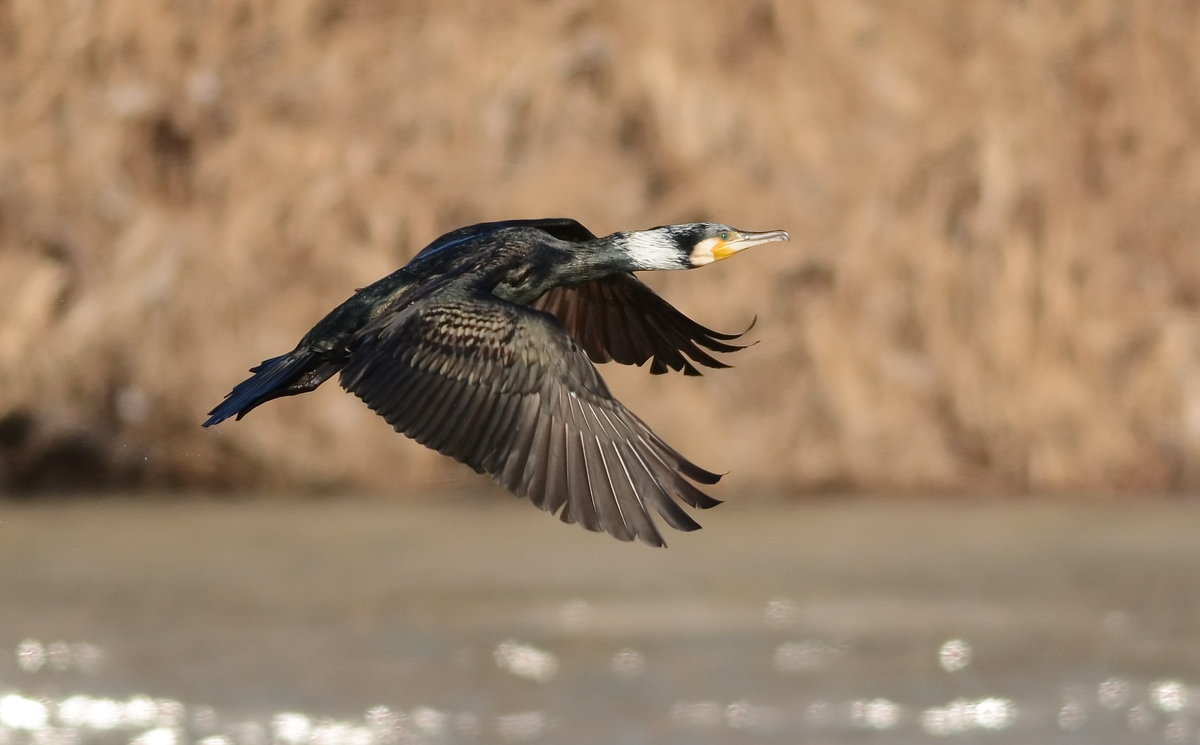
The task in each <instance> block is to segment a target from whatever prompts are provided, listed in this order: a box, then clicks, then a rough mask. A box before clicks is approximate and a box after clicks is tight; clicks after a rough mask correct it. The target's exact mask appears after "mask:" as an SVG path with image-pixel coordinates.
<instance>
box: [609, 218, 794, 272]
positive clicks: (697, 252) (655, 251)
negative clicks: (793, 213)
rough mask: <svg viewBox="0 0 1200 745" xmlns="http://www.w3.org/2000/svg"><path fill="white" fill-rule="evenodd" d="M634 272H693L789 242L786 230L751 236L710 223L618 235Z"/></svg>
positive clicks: (665, 226) (670, 226) (665, 227)
mask: <svg viewBox="0 0 1200 745" xmlns="http://www.w3.org/2000/svg"><path fill="white" fill-rule="evenodd" d="M617 238H618V244H619V245H620V246H621V248H622V250H624V251H625V253H626V254H627V255H628V256H629V260H630V263H631V264H632V265H633V269H634V271H643V270H650V269H695V268H696V267H701V266H705V265H707V264H711V263H713V262H714V261H720V260H721V259H727V258H729V257H730V256H733V255H734V254H735V253H738V252H739V251H744V250H746V249H747V248H750V247H751V246H757V245H759V244H760V243H773V242H776V241H786V240H790V237H789V236H788V234H787V231H785V230H771V231H768V232H765V233H751V232H748V231H745V230H738V229H737V228H731V227H729V226H728V225H721V224H720V223H712V222H695V223H686V224H683V225H664V226H662V227H658V228H650V229H649V230H636V231H632V232H628V233H620V234H618V237H617Z"/></svg>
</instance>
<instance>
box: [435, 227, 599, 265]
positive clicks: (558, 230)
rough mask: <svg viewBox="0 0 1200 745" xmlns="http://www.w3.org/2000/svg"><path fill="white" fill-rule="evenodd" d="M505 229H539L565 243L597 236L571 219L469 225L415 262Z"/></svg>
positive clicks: (454, 232)
mask: <svg viewBox="0 0 1200 745" xmlns="http://www.w3.org/2000/svg"><path fill="white" fill-rule="evenodd" d="M504 228H539V229H541V230H543V231H545V232H546V233H549V234H550V235H552V236H554V237H555V238H558V239H559V240H564V241H590V240H592V239H594V238H595V237H596V236H595V234H594V233H592V231H590V230H588V229H587V228H585V227H584V226H583V224H582V223H580V222H579V221H578V220H572V219H571V218H569V217H544V218H539V219H534V220H500V221H497V222H481V223H478V224H476V225H468V226H466V227H462V228H458V229H456V230H451V231H450V232H449V233H446V234H445V235H443V236H440V237H438V238H437V239H435V240H434V241H433V242H432V243H430V244H429V245H428V246H426V247H425V248H423V249H421V251H420V253H418V254H417V255H416V256H414V257H413V261H416V260H417V259H423V258H426V257H428V256H432V255H433V254H435V253H438V252H440V251H443V250H445V249H448V248H451V247H453V246H457V245H459V244H462V243H465V242H466V241H469V240H472V239H474V238H478V237H479V236H481V235H488V234H491V233H494V232H496V231H497V230H502V229H504Z"/></svg>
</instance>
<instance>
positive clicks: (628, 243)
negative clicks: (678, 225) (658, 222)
mask: <svg viewBox="0 0 1200 745" xmlns="http://www.w3.org/2000/svg"><path fill="white" fill-rule="evenodd" d="M621 248H622V249H624V251H625V253H626V254H628V255H629V259H630V261H632V262H633V264H634V265H635V266H636V267H637V268H638V269H682V268H683V257H682V256H681V255H680V253H679V244H678V243H676V242H675V240H674V239H672V238H671V237H670V236H669V235H667V234H666V233H665V232H662V231H658V230H646V231H641V232H637V233H629V234H627V235H625V236H624V237H623V238H622V239H621Z"/></svg>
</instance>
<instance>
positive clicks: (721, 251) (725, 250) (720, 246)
mask: <svg viewBox="0 0 1200 745" xmlns="http://www.w3.org/2000/svg"><path fill="white" fill-rule="evenodd" d="M737 252H738V250H737V249H736V248H730V247H729V242H728V241H723V240H721V239H720V238H718V239H717V245H715V246H713V250H712V255H713V259H714V260H715V261H720V260H721V259H728V258H729V257H730V256H733V255H734V254H735V253H737Z"/></svg>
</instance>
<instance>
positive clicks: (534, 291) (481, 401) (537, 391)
mask: <svg viewBox="0 0 1200 745" xmlns="http://www.w3.org/2000/svg"><path fill="white" fill-rule="evenodd" d="M786 238H787V234H786V233H783V232H782V231H774V232H771V233H743V232H740V231H736V230H734V229H733V228H729V227H728V226H723V225H716V224H707V223H702V224H692V225H679V226H666V227H662V228H654V229H651V230H649V231H637V232H630V233H616V234H614V235H611V236H608V237H606V238H597V237H596V236H595V235H593V234H592V233H591V232H590V231H589V230H587V229H586V228H584V227H583V226H582V225H580V224H579V223H578V222H576V221H574V220H568V219H548V220H511V221H506V222H499V223H482V224H480V225H473V226H469V227H466V228H460V229H458V230H455V231H452V232H450V233H447V234H446V235H444V236H442V237H441V238H439V239H437V240H436V241H434V242H433V243H432V244H430V245H429V246H428V247H426V248H425V249H424V250H422V251H421V252H420V253H419V254H417V256H416V257H414V258H413V260H412V261H411V262H410V263H409V264H408V265H406V266H405V267H404V268H402V269H400V270H398V271H396V272H394V273H392V274H390V275H388V276H387V277H384V278H383V279H381V280H379V281H377V282H375V283H374V284H372V285H370V286H368V287H365V288H363V289H361V290H359V291H358V292H356V293H355V294H354V295H353V296H352V297H351V298H349V299H348V300H347V301H346V302H344V303H343V304H342V305H340V306H338V307H337V308H335V309H334V310H333V311H332V312H330V313H329V315H327V316H326V317H325V318H324V319H322V320H321V321H320V322H319V323H318V324H317V325H316V326H315V327H314V328H313V329H312V330H311V331H310V332H309V333H308V334H306V335H305V336H304V338H303V339H301V341H300V343H299V344H298V345H297V346H296V348H295V349H294V350H292V351H291V352H289V353H288V354H285V355H281V356H279V357H273V358H271V359H268V360H266V361H264V362H263V363H262V364H260V365H259V366H257V367H255V368H252V369H251V372H253V373H255V374H254V375H253V376H252V377H250V378H249V379H247V380H245V381H243V382H242V383H240V384H238V385H237V386H236V387H234V389H233V390H232V391H231V392H230V393H229V395H228V396H227V397H226V398H225V400H224V401H223V402H222V403H221V404H219V405H218V406H217V407H216V408H214V409H213V410H212V411H211V412H209V413H210V416H209V418H208V420H207V421H205V423H204V425H205V426H210V425H213V424H217V423H219V422H221V421H223V420H225V419H226V418H228V417H231V416H234V417H236V418H238V419H240V418H241V417H242V416H243V415H245V414H246V413H247V412H248V411H250V410H251V409H253V408H255V407H256V406H258V405H260V404H262V403H264V402H266V401H269V400H271V399H274V398H278V397H281V396H289V395H295V394H298V393H304V392H306V391H310V390H313V389H314V388H316V387H317V386H318V385H320V384H321V383H322V382H324V381H325V380H327V379H328V378H329V377H331V376H332V375H333V374H334V373H336V372H339V371H340V373H341V377H340V382H341V385H342V387H343V388H345V389H346V390H347V391H350V392H351V393H353V394H355V395H356V396H358V397H359V398H360V399H361V400H362V401H363V402H364V403H366V405H367V406H369V407H370V408H371V409H372V410H374V411H375V412H376V413H378V414H379V415H380V416H382V417H383V418H384V419H385V420H386V421H387V422H388V423H389V424H391V425H392V426H393V427H394V428H395V429H396V431H398V432H402V433H404V434H406V435H408V436H409V437H412V438H413V439H415V440H417V441H418V442H421V443H422V444H424V445H427V446H428V447H431V448H433V449H435V450H437V451H438V452H441V453H444V454H446V455H449V456H451V457H452V458H454V459H456V460H458V461H461V462H463V463H466V464H467V465H469V466H471V467H472V468H474V469H475V470H476V471H478V472H480V473H488V474H490V475H491V476H492V478H494V479H495V480H496V481H498V482H499V483H501V484H502V485H504V486H505V487H506V488H507V489H509V490H510V491H511V492H513V493H514V494H516V495H518V496H523V497H527V498H529V499H530V500H531V501H532V502H533V503H534V504H535V505H537V506H538V507H541V508H542V509H545V510H547V511H549V512H551V513H555V514H558V515H559V516H560V517H561V519H562V520H563V521H565V522H573V523H579V524H580V525H582V526H583V527H585V528H587V529H589V530H596V531H601V530H602V531H607V532H608V533H610V534H612V535H614V536H616V537H617V538H620V539H621V540H632V539H633V538H638V539H640V540H642V541H644V542H646V543H649V544H652V545H665V544H664V542H663V539H662V536H661V534H660V533H659V531H658V530H657V528H656V526H655V524H654V520H653V519H652V517H651V516H652V514H653V513H657V514H658V515H659V516H660V517H661V518H662V519H663V520H665V521H666V522H667V524H669V525H671V526H672V527H674V528H676V529H679V530H695V529H696V528H698V527H700V526H699V525H698V524H697V523H696V522H695V520H693V519H692V517H691V516H689V515H688V514H687V513H686V512H685V511H684V509H683V508H682V507H681V506H680V504H679V502H680V501H682V502H684V503H686V504H688V505H690V506H692V507H696V508H707V507H712V506H713V505H715V504H718V501H717V500H716V499H713V498H712V497H710V496H708V495H707V494H705V493H703V492H702V491H700V489H699V488H698V487H697V486H696V484H703V485H708V484H715V483H716V482H717V481H718V480H719V479H720V476H718V475H717V474H715V473H712V472H710V471H707V470H705V469H703V468H700V467H699V466H697V465H695V464H694V463H692V462H691V461H689V460H687V459H686V458H684V457H683V456H682V455H680V454H679V453H678V452H676V451H675V450H674V449H673V448H671V447H670V446H669V445H667V444H666V443H665V442H664V441H663V440H662V439H661V438H659V437H658V436H657V435H655V434H654V433H653V432H652V431H651V430H650V428H649V427H647V426H646V424H645V423H644V422H642V421H641V420H640V419H639V418H638V417H637V416H636V415H634V414H633V413H632V412H631V411H629V410H628V409H627V408H625V407H624V406H623V405H622V404H621V403H620V402H619V401H617V400H616V399H615V398H614V397H613V395H612V393H611V392H610V391H609V390H608V387H607V386H606V385H605V383H604V381H603V380H602V379H601V377H600V374H599V372H598V371H597V370H596V367H595V366H594V365H593V362H607V361H610V360H611V361H616V362H619V363H622V364H635V365H641V364H644V363H646V362H647V361H649V362H650V371H651V372H653V373H662V372H665V371H666V370H668V369H673V370H678V371H682V372H684V373H685V374H689V375H696V374H699V371H698V370H697V368H696V366H695V365H696V364H699V365H702V366H707V367H726V366H727V365H725V364H724V363H723V362H721V361H719V360H717V359H716V358H714V357H713V356H712V354H710V353H712V352H717V353H727V352H733V351H736V350H737V349H740V348H741V347H740V346H737V345H734V344H731V343H729V342H731V341H733V340H735V339H737V338H738V337H739V336H740V334H724V333H718V332H716V331H713V330H712V329H709V328H706V327H704V326H702V325H701V324H699V323H696V322H695V321H693V320H691V319H690V318H688V317H687V316H685V315H684V314H683V313H681V312H679V311H678V310H676V309H675V308H674V307H672V306H671V305H670V304H669V303H667V302H666V301H665V300H663V299H662V298H660V297H659V296H658V295H656V294H655V293H654V292H653V291H652V290H650V288H649V287H647V286H646V285H644V284H643V283H642V282H640V281H639V280H638V279H637V278H636V277H634V275H633V274H632V272H634V271H639V270H646V269H686V268H692V267H695V266H701V265H704V264H706V263H710V262H712V261H715V260H719V259H721V258H725V257H726V256H728V255H732V253H735V252H737V251H739V250H742V249H743V248H746V247H748V246H750V245H757V244H758V243H764V242H768V241H774V240H786ZM589 358H590V359H589Z"/></svg>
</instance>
